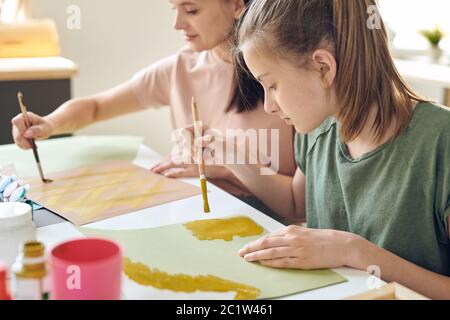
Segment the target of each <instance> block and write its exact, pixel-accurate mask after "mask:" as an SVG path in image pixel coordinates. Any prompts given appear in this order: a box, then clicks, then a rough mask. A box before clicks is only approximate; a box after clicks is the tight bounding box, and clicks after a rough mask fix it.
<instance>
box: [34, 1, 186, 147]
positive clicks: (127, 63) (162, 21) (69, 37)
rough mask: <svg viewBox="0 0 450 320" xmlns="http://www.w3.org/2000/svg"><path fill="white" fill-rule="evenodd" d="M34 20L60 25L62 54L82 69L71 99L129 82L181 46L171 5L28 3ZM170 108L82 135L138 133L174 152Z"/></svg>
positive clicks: (91, 2) (90, 2)
mask: <svg viewBox="0 0 450 320" xmlns="http://www.w3.org/2000/svg"><path fill="white" fill-rule="evenodd" d="M30 2H31V9H32V13H33V16H34V17H36V18H41V17H50V18H52V19H54V20H55V21H56V23H57V26H58V31H59V35H60V41H61V47H62V55H63V56H64V57H66V58H69V59H71V60H73V61H74V62H76V63H77V64H78V66H79V68H80V70H79V74H78V75H77V76H76V77H75V78H74V82H73V86H72V88H73V96H74V97H81V96H86V95H89V94H92V93H96V92H98V91H101V90H104V89H107V88H110V87H112V86H115V85H117V84H119V83H121V82H123V81H126V80H128V79H129V78H130V77H131V76H132V75H133V74H134V73H135V72H136V71H138V70H140V69H141V68H143V67H145V66H147V65H149V64H150V63H152V62H154V61H156V60H158V59H160V58H162V57H165V56H167V55H170V54H172V53H175V52H176V51H177V50H179V48H180V47H181V46H182V45H183V42H182V39H181V36H180V35H179V34H178V32H177V31H175V30H174V29H173V27H172V24H173V17H174V13H173V11H172V10H171V5H170V4H169V0H127V1H117V0H30ZM70 5H77V6H78V7H79V8H80V10H81V29H80V30H69V29H68V28H67V19H68V17H69V14H68V13H67V12H66V11H67V8H68V7H69V6H70ZM170 132H171V123H170V114H169V109H168V108H163V109H161V110H149V111H144V112H142V113H139V114H133V115H130V116H125V117H121V118H119V119H115V120H112V121H107V122H104V123H100V124H96V125H94V126H91V127H89V128H87V129H84V130H82V131H81V133H84V134H134V135H140V136H144V137H145V139H146V143H147V144H148V145H150V146H151V147H153V148H155V149H156V150H157V151H159V152H161V153H164V154H166V153H168V152H169V151H170Z"/></svg>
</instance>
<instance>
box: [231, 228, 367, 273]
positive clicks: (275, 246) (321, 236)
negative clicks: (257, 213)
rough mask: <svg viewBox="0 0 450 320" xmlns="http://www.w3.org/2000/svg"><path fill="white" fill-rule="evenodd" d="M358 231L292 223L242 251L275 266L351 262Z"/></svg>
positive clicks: (317, 266) (248, 258)
mask: <svg viewBox="0 0 450 320" xmlns="http://www.w3.org/2000/svg"><path fill="white" fill-rule="evenodd" d="M360 239H361V238H360V237H358V236H357V235H354V234H351V233H347V232H341V231H334V230H316V229H308V228H303V227H299V226H289V227H287V228H284V229H282V230H280V231H277V232H275V233H272V234H270V235H268V236H266V237H263V238H261V239H259V240H257V241H255V242H253V243H250V244H248V245H247V246H245V247H244V248H243V249H242V250H240V251H239V255H240V256H241V257H243V258H244V259H245V260H246V261H248V262H259V263H261V264H262V265H265V266H268V267H273V268H289V269H303V270H311V269H327V268H339V267H343V266H351V265H352V261H353V256H354V255H355V252H357V250H356V248H357V247H356V244H357V243H358V241H359V240H360Z"/></svg>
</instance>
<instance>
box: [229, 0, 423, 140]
mask: <svg viewBox="0 0 450 320" xmlns="http://www.w3.org/2000/svg"><path fill="white" fill-rule="evenodd" d="M373 12H375V14H378V6H377V3H376V0H254V1H253V3H252V4H251V5H250V6H249V8H248V10H247V11H246V12H245V14H244V15H243V17H242V19H241V21H240V23H239V26H238V28H237V30H236V32H237V50H236V59H237V60H238V61H237V63H240V64H242V63H244V64H245V62H243V60H242V50H241V49H242V48H243V46H244V45H248V44H250V45H252V46H253V45H254V46H258V47H259V48H263V49H265V50H270V53H271V54H273V55H275V56H276V57H279V58H283V59H290V60H291V61H296V63H297V64H298V65H299V66H304V65H305V64H307V63H308V60H305V58H306V57H307V56H308V54H311V53H312V52H314V51H315V50H317V49H320V48H330V49H331V50H330V51H332V52H333V54H334V56H335V59H336V63H337V74H336V79H335V84H334V87H335V91H336V96H337V99H338V103H339V106H340V109H339V113H338V116H337V118H338V121H339V122H340V124H341V132H340V134H341V138H342V139H343V140H344V141H346V142H350V141H353V140H354V139H356V138H357V137H358V135H359V134H360V133H361V132H362V130H363V128H364V126H365V124H366V122H367V119H368V116H369V110H370V107H371V106H372V105H373V104H374V103H377V104H378V106H379V109H378V110H377V114H376V119H375V122H374V127H373V129H374V132H375V137H376V140H377V141H380V140H381V139H382V138H383V136H384V134H385V132H386V130H387V129H388V128H389V127H390V126H391V124H392V121H393V120H394V119H395V120H396V121H395V124H396V128H395V135H394V138H396V137H398V136H399V135H400V134H401V133H402V132H403V131H404V130H405V129H406V128H407V127H408V124H409V122H410V120H411V116H412V111H413V106H414V103H413V101H420V102H424V101H425V100H424V99H423V98H421V97H420V96H419V95H417V94H416V93H414V91H413V90H412V89H410V87H409V86H408V85H407V84H406V83H405V81H404V80H403V79H402V77H401V76H400V75H399V73H398V71H397V69H396V67H395V65H394V61H393V59H392V56H391V54H390V51H389V45H388V36H387V32H386V28H385V25H384V23H383V21H382V20H381V17H380V19H379V21H375V22H376V23H373V24H371V22H373V21H371V20H369V19H371V18H375V19H376V18H377V17H373V16H371V15H370V13H373ZM244 67H245V65H244Z"/></svg>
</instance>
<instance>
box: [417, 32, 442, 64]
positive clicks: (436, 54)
mask: <svg viewBox="0 0 450 320" xmlns="http://www.w3.org/2000/svg"><path fill="white" fill-rule="evenodd" d="M420 34H421V35H422V36H424V37H425V39H427V41H428V43H429V44H430V46H431V57H432V59H433V61H435V62H438V61H439V60H440V59H441V57H442V55H443V53H444V52H443V50H442V49H441V48H440V47H439V44H440V43H441V41H442V39H443V38H444V37H445V34H444V32H443V31H442V30H441V29H440V28H439V27H436V28H434V29H432V30H421V31H420Z"/></svg>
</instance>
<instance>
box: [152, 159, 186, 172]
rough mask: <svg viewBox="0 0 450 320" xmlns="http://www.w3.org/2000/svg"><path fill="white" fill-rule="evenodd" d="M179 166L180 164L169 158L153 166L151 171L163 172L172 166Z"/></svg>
mask: <svg viewBox="0 0 450 320" xmlns="http://www.w3.org/2000/svg"><path fill="white" fill-rule="evenodd" d="M179 167H180V166H177V165H175V164H174V163H173V162H172V161H171V160H169V161H165V162H163V163H160V164H158V165H156V166H155V167H153V168H152V169H151V171H152V172H153V173H157V174H161V173H163V172H164V171H166V170H169V169H171V168H179Z"/></svg>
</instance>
